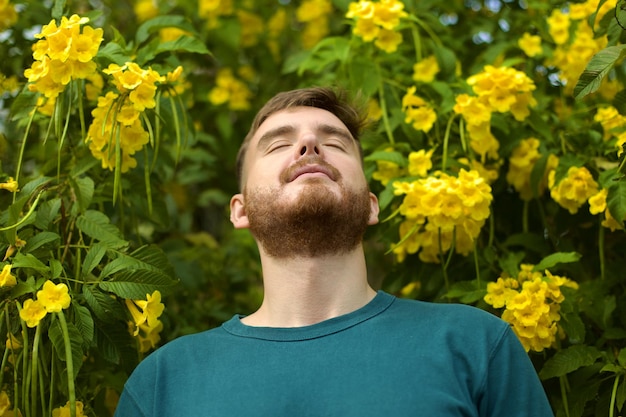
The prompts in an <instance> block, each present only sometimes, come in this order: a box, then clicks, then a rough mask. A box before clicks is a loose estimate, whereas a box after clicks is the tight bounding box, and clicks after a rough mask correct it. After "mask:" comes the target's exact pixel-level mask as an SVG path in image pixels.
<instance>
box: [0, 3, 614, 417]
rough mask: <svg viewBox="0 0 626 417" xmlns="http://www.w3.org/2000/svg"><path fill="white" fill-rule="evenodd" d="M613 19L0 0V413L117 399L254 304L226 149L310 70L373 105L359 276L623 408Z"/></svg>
mask: <svg viewBox="0 0 626 417" xmlns="http://www.w3.org/2000/svg"><path fill="white" fill-rule="evenodd" d="M625 23H626V16H624V14H623V11H622V7H621V2H619V4H618V2H616V1H605V0H595V1H593V0H588V1H586V2H561V1H541V0H527V1H524V2H522V1H520V2H518V1H513V0H508V1H500V0H494V1H485V2H482V1H474V0H472V1H466V2H443V3H442V2H437V1H432V0H421V1H412V0H405V1H404V2H400V1H399V0H372V1H366V0H360V1H353V2H351V1H349V0H334V1H330V0H302V1H298V2H288V1H287V2H282V1H281V2H276V1H255V2H249V1H244V0H231V1H227V0H220V1H207V0H176V1H168V2H156V1H152V0H136V1H135V2H132V3H130V2H120V1H109V2H95V1H88V0H76V1H72V2H67V3H66V2H65V1H62V0H57V1H55V2H51V1H49V2H41V3H40V2H30V1H22V2H20V1H18V0H10V1H9V0H0V51H1V54H2V56H3V57H6V59H4V60H2V62H0V94H1V96H0V100H1V101H0V115H1V117H0V149H2V153H1V155H2V159H1V163H2V165H1V166H0V168H1V169H0V171H1V174H0V175H1V176H0V204H1V207H2V213H1V215H0V232H2V233H1V234H0V252H1V253H4V256H3V260H2V263H1V266H2V272H1V274H0V294H1V296H2V298H1V300H0V334H1V335H3V337H4V335H6V344H4V345H3V346H2V348H1V350H2V353H3V355H2V374H0V415H19V413H21V415H23V416H26V417H28V416H39V415H68V414H71V415H92V416H95V415H97V416H106V415H111V414H112V412H113V410H114V407H115V402H116V398H117V395H119V392H121V389H122V386H123V383H124V381H125V379H126V378H127V377H128V375H129V374H130V372H132V369H133V368H134V367H135V366H136V364H137V363H138V362H139V361H140V360H141V358H142V357H143V356H144V355H145V354H147V353H148V352H149V351H150V350H152V349H154V348H155V347H157V346H158V345H159V344H162V343H164V342H166V341H168V340H171V339H173V338H176V337H178V336H180V335H182V334H188V333H193V332H197V331H201V330H203V329H206V328H210V327H214V326H217V325H219V324H220V323H221V322H222V321H224V320H226V319H228V318H229V317H230V316H231V315H232V314H234V313H235V312H240V313H248V312H251V311H252V310H253V309H254V308H255V306H256V305H258V303H259V301H260V299H261V293H262V287H261V282H260V267H259V265H258V254H257V252H256V246H255V244H254V241H253V240H252V238H251V237H250V235H249V234H248V233H247V232H246V231H243V232H242V231H238V230H232V227H231V226H230V224H229V223H228V213H227V211H228V202H229V198H230V196H231V195H232V194H233V193H235V192H237V183H236V179H235V170H234V160H235V155H236V153H237V150H238V147H239V144H240V142H241V140H242V138H243V137H244V136H245V134H246V132H247V130H248V127H249V124H250V121H251V118H252V116H253V115H254V112H255V110H257V109H258V108H259V107H260V106H261V105H262V104H263V103H264V102H265V101H266V100H267V99H268V98H269V97H271V96H272V95H273V94H275V93H276V92H278V91H282V90H288V89H292V88H296V87H301V86H310V85H339V86H342V87H344V88H347V89H349V90H350V91H352V92H355V93H356V92H358V93H359V94H360V96H359V97H360V99H361V100H362V102H363V104H365V105H367V106H368V117H369V118H370V120H371V122H372V123H371V126H372V127H371V129H370V131H369V132H368V133H367V135H366V136H365V138H364V139H363V147H364V149H365V163H366V165H365V166H366V174H367V176H368V179H369V181H370V186H371V188H372V190H373V191H375V192H376V193H377V194H378V195H379V200H380V204H381V209H382V212H381V213H382V216H381V218H382V219H383V221H382V222H381V224H380V225H378V226H376V227H375V228H372V229H371V230H370V231H369V232H368V235H367V241H366V250H367V255H368V259H369V268H370V279H371V283H372V285H373V286H374V287H375V288H383V289H385V290H387V291H389V292H391V293H394V294H397V295H399V296H402V297H412V298H419V299H424V300H429V301H433V302H462V303H466V304H472V305H475V306H477V307H479V308H483V309H485V310H488V311H491V312H493V313H494V314H497V315H499V316H501V317H502V318H503V319H504V320H506V321H507V322H509V323H510V324H511V326H512V327H513V329H514V331H515V332H516V334H517V335H518V336H519V338H520V340H521V341H522V344H523V345H524V347H525V348H526V349H527V351H528V352H529V355H530V357H531V359H532V360H533V362H534V363H535V365H536V368H537V371H538V373H539V376H540V377H541V378H542V380H543V382H544V385H545V388H546V391H547V393H548V396H549V398H550V401H551V403H552V405H553V407H554V409H555V413H556V414H557V416H595V415H607V414H608V415H610V416H613V415H618V413H620V412H622V413H623V409H624V402H625V401H626V381H625V379H626V310H625V307H624V306H626V294H625V289H626V288H625V287H626V286H625V284H624V282H625V281H624V279H623V272H622V269H621V268H622V264H623V259H624V255H623V252H624V248H625V247H626V237H625V234H624V220H626V180H625V179H624V175H625V173H626V168H625V166H624V160H625V158H624V148H625V145H624V144H625V143H626V116H624V115H625V114H626V107H625V106H624V89H623V83H624V76H625V71H624V69H625V68H624V65H623V63H622V58H623V55H624V48H625V46H624V44H622V42H623V40H624V34H623V26H626V25H625ZM16 410H19V411H16Z"/></svg>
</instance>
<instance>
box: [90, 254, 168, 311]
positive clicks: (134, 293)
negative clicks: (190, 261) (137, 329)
mask: <svg viewBox="0 0 626 417" xmlns="http://www.w3.org/2000/svg"><path fill="white" fill-rule="evenodd" d="M123 259H124V262H125V264H124V266H125V268H124V269H121V272H119V273H117V274H115V276H114V277H113V279H111V280H109V281H102V282H101V283H100V288H102V289H103V290H105V291H110V292H112V293H114V294H116V295H118V296H120V297H122V298H126V299H135V300H136V299H145V298H146V294H151V293H153V292H154V291H155V290H159V291H160V292H161V293H167V292H168V291H169V290H171V289H172V287H173V286H174V285H176V282H177V281H175V280H174V270H173V267H172V266H171V264H170V262H169V260H168V258H167V256H166V255H165V253H164V252H163V251H162V250H161V249H159V248H158V247H157V246H154V245H150V246H144V247H142V248H139V249H138V250H136V251H135V252H133V253H132V254H131V255H130V256H126V257H123ZM104 272H105V271H103V273H104Z"/></svg>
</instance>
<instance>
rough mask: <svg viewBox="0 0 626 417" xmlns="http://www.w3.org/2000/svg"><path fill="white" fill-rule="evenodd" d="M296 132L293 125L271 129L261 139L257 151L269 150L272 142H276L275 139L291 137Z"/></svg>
mask: <svg viewBox="0 0 626 417" xmlns="http://www.w3.org/2000/svg"><path fill="white" fill-rule="evenodd" d="M295 130H296V129H295V127H293V126H291V125H285V126H279V127H277V128H274V129H270V130H268V131H267V132H265V133H263V135H262V136H261V137H260V138H259V141H258V142H257V145H256V147H257V149H263V148H267V147H268V146H269V144H270V143H271V142H272V140H274V139H275V138H277V137H279V136H284V135H289V134H291V133H293V132H295Z"/></svg>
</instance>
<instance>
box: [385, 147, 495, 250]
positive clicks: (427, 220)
mask: <svg viewBox="0 0 626 417" xmlns="http://www.w3.org/2000/svg"><path fill="white" fill-rule="evenodd" d="M418 159H423V158H421V157H418ZM424 166H425V165H423V164H417V165H416V167H415V168H416V169H418V170H419V169H421V167H424ZM393 186H394V189H395V190H394V193H395V194H396V195H404V199H403V201H402V204H401V205H400V208H399V212H400V214H401V215H403V216H404V217H405V221H404V222H402V224H401V225H400V238H401V240H400V243H398V244H397V245H395V247H394V249H393V251H394V253H395V254H396V256H397V258H398V260H399V261H403V260H404V258H405V257H406V255H407V254H412V253H417V252H418V251H419V257H420V259H421V260H422V261H423V262H439V255H441V254H442V252H446V251H448V250H450V249H451V248H452V247H453V245H454V248H455V250H456V252H457V253H460V254H463V255H467V254H468V253H470V252H471V251H472V250H473V248H474V240H475V239H476V237H477V236H478V234H479V233H480V229H481V227H482V226H483V224H484V223H485V220H486V219H487V218H488V217H489V214H490V208H489V206H490V204H491V200H492V199H493V196H492V194H491V187H490V186H489V185H488V184H487V182H486V181H485V179H484V178H482V177H481V176H480V175H479V173H478V172H477V171H466V170H464V169H461V170H460V171H459V174H458V177H454V176H450V175H447V174H445V173H442V172H436V173H435V174H434V175H432V176H429V177H427V178H420V179H418V180H415V181H412V182H403V181H397V182H395V183H393Z"/></svg>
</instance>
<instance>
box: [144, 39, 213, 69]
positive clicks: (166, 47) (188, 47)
mask: <svg viewBox="0 0 626 417" xmlns="http://www.w3.org/2000/svg"><path fill="white" fill-rule="evenodd" d="M163 52H190V53H195V54H205V55H210V54H211V52H210V51H209V50H208V49H207V47H206V45H205V44H204V42H203V41H201V40H200V39H197V38H192V37H190V36H181V37H180V38H178V39H176V40H174V41H168V42H161V40H160V39H154V40H153V41H152V42H150V43H149V44H148V45H146V46H145V47H143V48H141V49H140V50H139V51H137V58H136V61H137V63H138V64H140V65H143V64H144V63H146V62H148V61H151V60H153V59H154V57H156V56H157V55H159V54H160V53H163Z"/></svg>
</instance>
